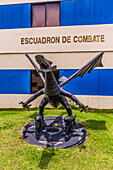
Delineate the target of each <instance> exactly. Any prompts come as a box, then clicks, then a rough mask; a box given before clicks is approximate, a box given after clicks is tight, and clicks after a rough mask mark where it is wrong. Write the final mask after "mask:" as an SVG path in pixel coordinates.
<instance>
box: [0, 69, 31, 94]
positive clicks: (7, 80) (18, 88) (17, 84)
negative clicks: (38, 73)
mask: <svg viewBox="0 0 113 170" xmlns="http://www.w3.org/2000/svg"><path fill="white" fill-rule="evenodd" d="M30 93H31V74H30V70H0V94H30Z"/></svg>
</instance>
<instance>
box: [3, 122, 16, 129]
mask: <svg viewBox="0 0 113 170" xmlns="http://www.w3.org/2000/svg"><path fill="white" fill-rule="evenodd" d="M13 126H15V123H4V125H3V126H0V130H6V129H11V128H12V127H13Z"/></svg>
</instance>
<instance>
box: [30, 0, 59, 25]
mask: <svg viewBox="0 0 113 170" xmlns="http://www.w3.org/2000/svg"><path fill="white" fill-rule="evenodd" d="M46 4H59V25H58V26H46V15H47V9H46ZM37 5H45V27H59V26H61V20H60V18H61V17H60V15H61V12H60V1H55V2H46V3H45V2H39V3H32V4H31V27H32V28H41V27H38V26H37V27H33V26H32V25H33V19H32V17H33V16H32V13H33V8H32V7H33V6H37Z"/></svg>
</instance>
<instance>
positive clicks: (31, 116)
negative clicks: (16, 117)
mask: <svg viewBox="0 0 113 170" xmlns="http://www.w3.org/2000/svg"><path fill="white" fill-rule="evenodd" d="M37 113H38V110H37V112H34V113H33V114H32V115H30V116H28V117H29V118H35V116H36V114H37ZM65 114H66V113H64V112H62V113H61V114H60V115H57V116H64V115H65ZM51 116H56V114H54V115H51ZM44 117H48V114H47V115H46V113H45V114H44Z"/></svg>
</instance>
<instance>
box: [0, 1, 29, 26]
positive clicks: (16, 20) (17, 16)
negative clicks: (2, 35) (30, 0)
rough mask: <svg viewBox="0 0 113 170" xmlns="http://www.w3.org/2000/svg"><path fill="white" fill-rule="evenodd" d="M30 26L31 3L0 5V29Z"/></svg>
mask: <svg viewBox="0 0 113 170" xmlns="http://www.w3.org/2000/svg"><path fill="white" fill-rule="evenodd" d="M29 27H31V5H30V4H17V5H1V6H0V29H11V28H29Z"/></svg>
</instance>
